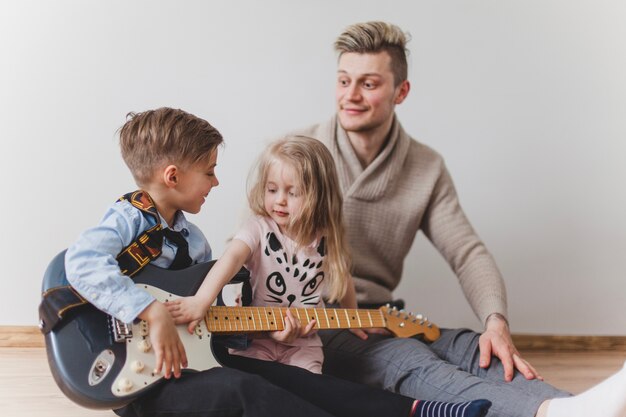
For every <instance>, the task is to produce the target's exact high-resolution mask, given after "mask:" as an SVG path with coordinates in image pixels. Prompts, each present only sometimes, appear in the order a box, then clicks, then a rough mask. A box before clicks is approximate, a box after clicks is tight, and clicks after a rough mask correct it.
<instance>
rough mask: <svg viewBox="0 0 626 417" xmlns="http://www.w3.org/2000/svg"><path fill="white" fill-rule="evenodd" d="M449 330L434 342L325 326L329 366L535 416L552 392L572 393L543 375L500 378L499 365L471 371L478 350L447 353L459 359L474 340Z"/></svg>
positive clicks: (406, 390) (393, 386)
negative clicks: (361, 336)
mask: <svg viewBox="0 0 626 417" xmlns="http://www.w3.org/2000/svg"><path fill="white" fill-rule="evenodd" d="M453 332H454V331H453ZM446 333H448V331H447V330H443V331H442V337H441V338H440V340H438V341H437V342H435V343H434V344H432V345H429V344H426V343H423V342H422V341H420V340H417V339H411V338H410V339H401V338H390V337H386V336H380V335H372V334H370V335H369V339H368V340H366V341H363V340H360V339H359V338H357V337H355V336H354V335H353V334H352V333H350V332H347V331H334V332H320V336H321V337H322V340H323V342H324V355H325V363H324V372H326V373H330V374H333V375H336V376H339V377H341V378H346V379H350V380H353V381H357V382H363V383H366V384H368V385H373V386H378V387H382V388H385V389H387V390H390V391H394V392H398V393H401V394H403V395H406V396H410V397H413V398H423V399H426V400H438V401H449V402H454V401H456V402H458V401H469V400H475V399H479V398H484V399H487V400H489V401H491V402H492V404H493V405H492V407H491V409H490V411H489V413H488V414H487V415H488V416H500V417H532V416H534V415H535V413H536V412H537V410H538V408H539V405H540V404H541V403H542V402H543V401H544V400H545V399H546V398H552V397H554V396H561V395H567V394H565V393H560V391H558V390H556V389H554V388H553V387H551V386H550V385H548V384H545V383H543V382H540V381H526V380H525V379H524V380H523V381H521V380H520V381H516V382H515V383H514V384H512V383H506V382H504V377H503V374H502V373H501V374H500V375H501V377H500V379H497V378H496V377H495V376H496V372H497V371H493V372H491V371H487V372H486V375H483V376H479V375H474V374H472V373H471V372H468V370H470V369H472V366H473V365H472V363H473V359H474V358H473V355H474V352H473V351H472V352H471V353H470V354H469V357H470V358H471V360H469V362H470V364H469V365H467V364H466V365H463V364H456V363H452V362H450V361H448V360H446V359H445V358H446V357H447V358H448V359H453V358H456V359H458V357H459V356H462V355H461V352H460V351H459V350H461V349H462V347H463V346H464V348H467V349H472V348H473V346H474V341H473V340H472V341H471V343H469V342H468V339H466V338H461V339H459V338H457V337H454V335H453V334H450V335H447V334H446ZM464 343H465V345H464ZM444 353H445V355H444ZM439 355H442V356H444V358H442V357H440V356H439ZM477 360H478V359H476V361H477ZM464 361H468V359H467V358H464ZM481 371H482V370H481ZM487 374H488V375H489V376H487ZM559 393H560V395H559Z"/></svg>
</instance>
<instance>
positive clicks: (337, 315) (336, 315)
mask: <svg viewBox="0 0 626 417" xmlns="http://www.w3.org/2000/svg"><path fill="white" fill-rule="evenodd" d="M333 311H334V312H335V317H337V328H338V329H341V321H339V314H337V309H336V308H333Z"/></svg>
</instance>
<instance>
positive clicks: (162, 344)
mask: <svg viewBox="0 0 626 417" xmlns="http://www.w3.org/2000/svg"><path fill="white" fill-rule="evenodd" d="M139 317H140V318H141V319H144V320H146V321H147V322H148V326H149V329H150V342H151V343H152V346H153V348H154V353H155V355H156V366H155V368H154V372H155V373H157V374H159V373H161V369H164V376H165V378H166V379H169V378H170V377H171V376H172V371H173V373H174V377H175V378H179V377H180V370H181V367H182V368H186V367H187V354H186V353H185V347H184V346H183V343H182V342H181V340H180V336H179V335H178V331H177V330H176V326H175V325H174V320H173V319H172V315H171V314H170V313H169V311H168V310H167V308H166V307H165V306H164V305H163V304H162V303H160V302H158V301H154V302H153V303H152V304H150V305H149V306H148V307H146V309H145V310H144V311H143V312H142V313H141V314H140V315H139Z"/></svg>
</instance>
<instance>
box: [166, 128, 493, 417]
mask: <svg viewBox="0 0 626 417" xmlns="http://www.w3.org/2000/svg"><path fill="white" fill-rule="evenodd" d="M248 200H249V204H250V208H251V210H252V212H253V213H254V215H253V216H251V217H250V219H248V221H247V222H246V223H245V225H244V226H243V227H242V228H241V230H239V232H238V233H237V234H236V235H235V236H234V238H233V240H232V241H231V243H230V244H229V246H228V248H227V249H226V251H225V252H224V254H223V256H222V257H221V258H220V259H219V260H218V261H217V263H216V264H215V265H214V266H213V268H212V269H211V271H210V272H209V274H208V275H207V277H206V278H205V280H204V282H203V284H202V285H201V287H200V288H199V289H198V292H197V293H196V295H194V296H192V297H185V298H182V299H178V300H176V301H174V302H172V303H170V306H169V308H170V312H171V313H172V315H173V317H174V319H175V321H176V323H190V324H189V331H190V332H193V329H194V328H195V326H196V324H197V322H198V321H199V320H201V319H202V318H203V317H204V315H205V314H206V311H207V310H208V308H209V307H210V306H211V305H212V303H213V301H214V300H215V298H216V297H217V295H218V293H219V291H220V290H221V289H222V287H223V286H224V285H226V284H227V283H228V282H229V280H230V279H231V278H232V277H233V276H234V275H235V274H236V273H237V271H239V269H240V268H241V267H242V266H245V267H246V268H247V269H248V270H249V271H250V276H251V284H252V290H253V299H252V303H251V305H253V306H275V307H324V301H323V299H322V296H324V297H325V298H327V299H328V300H329V301H331V302H337V301H338V302H339V303H340V305H347V306H351V305H355V304H356V302H355V300H354V297H355V292H354V286H353V283H352V280H351V278H350V270H349V260H348V256H347V251H346V243H345V239H344V229H343V220H342V197H341V192H340V189H339V181H338V178H337V173H336V170H335V165H334V161H333V159H332V156H331V154H330V152H329V151H328V149H327V148H326V147H325V145H323V144H322V143H321V142H319V141H317V140H315V139H311V138H307V137H301V136H297V137H287V138H284V139H282V140H279V141H276V142H273V143H272V144H270V146H269V147H268V148H267V149H266V150H265V152H264V153H263V154H262V156H261V158H260V160H259V164H258V170H257V178H256V181H255V182H254V183H253V186H252V187H251V189H250V191H249V194H248ZM284 320H285V328H284V330H282V331H276V332H268V333H264V334H262V335H261V336H258V334H253V335H252V337H253V340H252V343H251V345H250V346H249V347H248V349H246V350H233V349H231V350H230V352H231V354H234V355H239V356H245V357H247V358H252V359H255V360H249V359H244V358H242V360H239V361H238V363H239V365H237V366H238V367H242V368H243V369H244V370H248V371H250V372H255V373H259V374H261V375H262V376H264V377H265V378H267V379H270V381H271V382H273V383H275V384H277V385H283V386H290V385H294V382H295V381H291V380H290V379H292V378H294V375H297V378H298V384H295V385H296V386H297V387H292V389H295V390H300V391H298V395H313V396H314V397H315V401H316V402H317V405H320V406H325V408H327V409H328V408H332V410H329V411H336V410H335V408H336V407H343V408H344V409H346V407H347V405H346V404H345V401H346V400H345V399H346V398H351V397H353V395H352V394H354V393H355V392H358V393H360V395H358V398H355V399H354V400H352V402H351V403H350V407H348V409H346V410H345V411H346V412H347V415H375V414H376V413H379V410H377V409H376V407H380V406H381V405H380V404H379V405H374V404H373V403H374V402H376V401H377V402H379V403H380V402H381V398H380V396H381V395H382V396H383V397H384V400H383V402H384V407H385V408H384V410H385V412H384V413H383V414H385V415H393V413H391V410H401V411H400V413H399V415H402V416H407V415H420V416H421V415H424V416H430V415H433V416H434V415H437V416H439V415H441V416H448V415H450V416H452V415H459V416H483V415H484V414H485V413H486V411H487V409H488V408H489V406H490V402H488V401H486V400H478V401H471V402H466V403H455V404H453V403H434V402H429V401H415V402H414V401H413V400H411V399H408V398H406V397H403V396H400V395H396V394H392V393H390V392H385V391H382V390H377V389H373V388H369V387H365V386H361V385H359V384H354V383H351V382H348V381H343V380H339V379H337V378H333V377H330V376H326V375H315V374H321V372H322V363H323V353H322V343H321V340H320V338H319V336H317V334H315V332H314V330H313V328H314V325H315V321H314V320H313V321H311V322H309V323H308V324H307V325H306V326H304V327H303V326H302V325H301V323H300V321H299V320H298V319H296V318H295V317H294V316H293V315H292V313H291V312H290V310H287V313H286V316H285V318H284ZM257 359H260V360H261V361H265V362H261V361H258V360H257ZM271 362H279V363H281V364H286V365H292V366H296V367H299V368H303V369H306V370H308V371H310V372H300V371H295V373H294V371H290V370H289V367H287V368H285V367H281V366H278V365H277V364H272V365H276V366H272V365H270V363H271ZM330 386H332V387H333V389H332V391H333V394H334V399H328V398H324V399H323V400H322V401H323V404H324V405H322V404H320V403H319V401H320V400H319V397H323V395H319V391H320V390H321V389H322V388H324V389H325V390H326V391H329V389H328V388H329V387H330ZM303 387H306V388H303ZM337 387H339V388H337ZM316 395H317V396H316ZM339 398H341V399H342V401H344V404H343V405H338V404H337V399H339ZM394 407H395V408H394ZM357 408H358V410H357ZM354 412H356V414H354ZM435 413H439V414H435ZM331 414H334V413H331ZM338 415H341V413H339V414H338Z"/></svg>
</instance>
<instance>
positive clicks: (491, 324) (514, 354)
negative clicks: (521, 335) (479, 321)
mask: <svg viewBox="0 0 626 417" xmlns="http://www.w3.org/2000/svg"><path fill="white" fill-rule="evenodd" d="M478 348H479V349H480V367H481V368H488V367H489V365H490V363H491V356H492V355H493V356H496V357H498V358H499V359H500V361H501V362H502V365H503V366H504V380H505V381H507V382H510V381H512V380H513V374H514V372H515V369H516V368H517V370H519V371H520V372H521V374H522V375H524V377H525V378H526V379H535V378H537V379H539V380H541V381H543V377H542V376H541V375H539V373H538V372H537V371H536V370H535V368H533V366H532V365H531V364H529V363H528V362H526V360H524V359H523V358H522V357H521V355H520V354H519V352H518V351H517V349H516V348H515V346H514V345H513V339H511V333H510V331H509V325H508V323H507V322H506V320H505V319H504V317H502V316H501V315H499V314H492V315H490V316H489V317H488V318H487V323H486V325H485V332H484V333H483V334H482V335H481V336H480V339H479V340H478Z"/></svg>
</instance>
